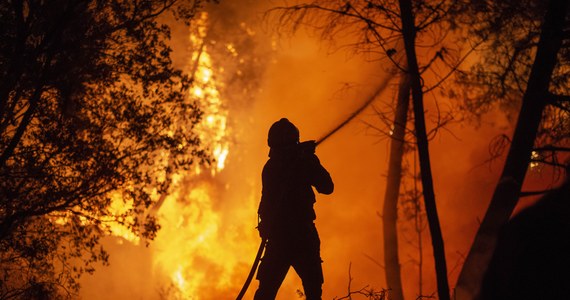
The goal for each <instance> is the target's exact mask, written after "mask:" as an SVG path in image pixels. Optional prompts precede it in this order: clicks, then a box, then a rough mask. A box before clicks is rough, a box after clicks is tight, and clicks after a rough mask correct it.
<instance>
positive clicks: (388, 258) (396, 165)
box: [382, 72, 421, 300]
mask: <svg viewBox="0 0 570 300" xmlns="http://www.w3.org/2000/svg"><path fill="white" fill-rule="evenodd" d="M396 97H397V101H396V112H395V114H394V122H393V124H394V127H393V130H392V134H391V135H390V138H391V139H390V154H389V158H388V176H387V177H386V191H385V192H384V206H383V208H382V212H383V214H382V225H383V227H382V229H383V233H384V267H385V268H386V283H387V284H388V288H389V289H390V293H391V296H392V299H394V300H401V299H404V293H403V291H402V277H401V275H400V273H401V272H400V258H399V252H398V228H397V224H398V198H399V195H400V182H401V179H402V159H403V158H404V146H405V142H406V141H405V139H406V124H407V123H408V109H409V104H410V76H409V75H408V74H407V73H404V72H401V75H400V84H399V87H398V95H397V96H396ZM420 247H421V246H420Z"/></svg>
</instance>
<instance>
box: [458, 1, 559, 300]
mask: <svg viewBox="0 0 570 300" xmlns="http://www.w3.org/2000/svg"><path fill="white" fill-rule="evenodd" d="M567 10H568V1H567V0H552V1H550V3H549V4H548V9H547V11H546V15H545V17H544V21H543V24H542V31H541V34H540V40H539V43H538V46H537V51H536V57H535V60H534V63H533V66H532V69H531V73H530V76H529V79H528V84H527V88H526V92H525V94H524V95H523V99H522V106H521V110H520V113H519V116H518V120H517V125H516V127H515V131H514V134H513V138H512V143H511V147H510V149H509V152H508V155H507V160H506V162H505V165H504V168H503V172H502V174H501V178H500V180H499V183H498V184H497V187H496V188H495V191H494V193H493V197H492V198H491V202H490V204H489V208H488V209H487V212H486V213H485V217H484V218H483V221H482V222H481V226H480V227H479V230H478V231H477V234H476V236H475V240H474V242H473V245H472V247H471V249H470V251H469V253H468V255H467V257H466V259H465V263H464V265H463V269H462V270H461V273H460V274H459V278H458V280H457V296H458V297H457V299H458V300H463V299H472V298H473V297H474V296H475V294H476V293H477V291H478V289H479V286H480V283H481V279H482V276H483V273H484V272H485V270H486V267H487V264H488V263H489V260H490V258H491V255H492V251H493V249H494V247H495V243H496V239H497V234H498V232H499V230H500V228H501V227H502V226H503V225H504V224H505V223H506V222H507V221H508V219H509V217H510V216H511V214H512V212H513V209H514V208H515V206H516V204H517V202H518V198H519V193H520V190H521V186H522V184H523V182H524V178H525V175H526V171H527V168H528V164H529V162H530V158H531V152H532V149H533V146H534V142H535V139H536V134H537V130H538V127H539V124H540V121H541V119H542V114H543V110H544V108H545V106H546V104H547V99H548V98H549V97H548V93H549V91H548V87H549V84H550V80H551V76H552V72H553V70H554V67H555V65H556V61H557V53H558V51H559V50H560V47H561V45H562V39H563V27H564V21H565V18H566V14H567Z"/></svg>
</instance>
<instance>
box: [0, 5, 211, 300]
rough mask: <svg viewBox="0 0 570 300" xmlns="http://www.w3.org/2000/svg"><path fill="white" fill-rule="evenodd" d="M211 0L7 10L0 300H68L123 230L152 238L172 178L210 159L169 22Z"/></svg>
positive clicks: (3, 27) (2, 67) (2, 63)
mask: <svg viewBox="0 0 570 300" xmlns="http://www.w3.org/2000/svg"><path fill="white" fill-rule="evenodd" d="M202 3H203V1H200V0H193V1H180V2H179V1H176V0H167V1H163V0H140V1H124V0H113V1H93V0H79V1H75V0H54V1H40V0H10V1H5V2H3V4H2V5H0V39H1V40H2V41H3V42H2V44H1V45H0V276H2V280H1V281H0V299H35V298H42V299H45V298H54V299H56V298H59V297H64V298H65V297H70V296H71V295H73V294H74V293H75V292H76V291H77V289H78V288H79V286H78V283H77V279H78V278H79V276H80V275H81V274H82V273H83V272H89V273H90V272H93V271H94V267H93V263H94V262H96V261H102V262H106V261H107V258H108V254H107V253H106V252H105V251H104V249H102V248H101V247H100V245H99V243H98V242H99V239H100V237H102V236H103V235H105V234H108V233H109V232H110V231H111V227H112V226H114V225H113V224H115V225H116V224H119V225H122V226H125V227H127V228H129V229H130V230H131V231H132V232H133V233H134V234H136V235H139V236H140V237H143V238H146V239H149V240H150V239H152V238H153V237H154V235H155V233H156V231H157V230H158V228H159V225H158V224H157V223H156V221H155V219H154V218H143V217H141V216H143V215H144V214H143V212H144V211H145V210H146V209H147V208H148V207H149V206H150V205H151V204H152V203H153V201H154V198H153V195H155V194H156V193H157V192H158V193H160V192H161V189H162V187H161V185H162V184H163V182H164V173H165V172H166V170H167V169H168V168H187V167H189V166H190V165H192V164H193V163H196V162H207V161H208V157H207V155H205V152H204V151H203V149H201V147H200V145H199V140H198V138H197V135H196V134H195V132H194V130H193V127H194V125H195V124H196V123H197V122H198V121H199V120H200V110H199V109H198V107H199V103H197V101H196V99H192V98H189V96H188V95H187V91H188V89H189V87H190V86H191V84H192V81H191V79H190V77H189V76H187V75H186V74H184V73H183V72H182V71H180V70H177V69H176V68H174V67H173V65H172V61H171V58H170V48H169V46H168V38H169V27H168V26H166V25H164V24H163V23H161V22H159V19H160V18H162V17H165V14H166V13H167V12H170V13H172V14H173V15H174V18H176V19H178V20H180V21H182V22H188V21H189V20H191V19H192V18H193V16H194V14H195V12H196V11H197V10H198V9H200V7H201V5H202ZM169 161H170V162H173V165H169V164H168V162H169ZM118 206H119V207H121V209H117V207H118Z"/></svg>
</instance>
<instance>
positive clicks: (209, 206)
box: [81, 0, 509, 300]
mask: <svg viewBox="0 0 570 300" xmlns="http://www.w3.org/2000/svg"><path fill="white" fill-rule="evenodd" d="M268 5H269V4H267V3H263V2H262V1H253V0H240V1H222V2H221V3H220V4H216V5H212V6H210V7H208V22H209V23H208V24H210V25H209V27H208V29H207V30H206V32H205V38H204V40H205V45H206V49H207V51H208V53H209V55H210V56H211V59H212V64H213V67H212V70H213V78H214V79H215V80H217V82H219V83H220V86H219V88H220V99H221V101H222V103H223V105H222V107H223V109H225V110H227V112H228V115H227V116H228V120H227V129H226V134H227V136H228V143H229V154H228V156H227V160H226V164H225V165H226V166H225V168H224V169H223V170H220V171H219V172H218V173H216V174H215V175H213V176H211V175H210V174H208V173H207V172H206V173H202V174H201V175H200V176H188V177H184V178H182V179H180V181H179V183H178V185H179V189H177V192H176V193H175V194H174V195H171V196H170V197H169V198H168V199H167V200H166V201H165V204H164V206H163V207H161V209H160V211H159V215H160V216H161V221H162V230H161V231H160V232H159V233H158V236H157V239H156V241H155V242H152V243H151V244H150V246H149V247H145V246H144V245H134V244H132V243H130V242H129V241H126V240H123V239H121V238H120V237H109V238H107V239H106V240H105V241H104V246H105V247H106V248H107V249H108V250H109V252H110V254H111V258H110V264H111V265H110V266H109V267H100V268H98V270H97V272H96V273H95V274H94V275H93V276H86V277H85V278H83V281H82V287H83V289H82V294H81V296H82V298H83V299H100V298H103V297H104V298H108V299H177V298H180V299H184V298H187V299H231V298H233V297H235V296H236V295H237V293H238V292H239V289H240V288H241V284H242V283H243V281H244V280H245V278H246V276H247V272H248V271H249V267H250V266H251V263H252V262H253V258H254V256H255V252H256V249H257V246H258V243H259V239H258V237H257V232H256V230H255V226H256V225H257V205H258V201H259V196H260V192H261V170H262V167H263V164H264V163H265V161H266V159H267V153H268V148H267V146H266V135H267V130H268V129H269V126H270V125H271V124H272V123H273V122H275V121H276V120H278V119H280V118H282V117H287V118H288V119H289V120H291V121H292V122H293V123H294V124H296V125H297V127H298V128H299V129H300V134H301V139H302V140H309V139H312V140H316V139H319V138H320V137H322V136H323V135H324V134H326V133H327V132H328V131H329V130H331V129H332V128H334V127H335V126H336V125H337V124H338V123H340V122H342V121H343V120H344V118H346V117H347V116H349V115H350V114H351V113H352V112H353V111H354V110H355V109H357V108H358V107H359V106H360V105H361V104H362V103H363V102H364V101H366V99H367V98H368V97H369V96H370V95H371V94H372V93H373V92H374V91H375V89H376V88H377V85H378V84H379V83H380V82H381V81H382V80H384V78H385V77H386V76H392V75H390V74H388V73H386V72H384V71H383V70H384V69H386V66H385V65H382V63H381V62H375V63H372V62H369V61H367V60H366V59H365V58H363V57H359V56H355V55H354V56H351V55H347V53H346V52H343V51H342V50H339V51H333V52H331V51H330V50H331V49H330V48H329V45H327V44H326V43H325V42H322V41H320V40H319V39H318V38H316V37H314V35H312V34H311V33H310V32H305V31H303V30H300V31H299V32H298V33H297V34H295V35H293V36H291V37H284V38H278V37H276V36H275V35H273V34H272V31H271V25H268V24H263V20H262V18H261V16H262V15H263V13H264V11H265V9H267V7H268ZM190 34H191V32H189V29H188V28H186V27H184V26H180V25H177V26H176V27H174V30H173V35H172V36H173V39H172V40H173V43H172V47H173V50H174V52H173V58H174V63H175V64H176V65H177V66H179V67H181V68H186V69H188V68H190V66H192V64H193V61H192V59H191V58H192V54H193V52H194V51H196V47H195V45H194V46H193V45H192V43H191V42H190V41H189V35H190ZM339 44H340V43H339ZM393 83H394V84H396V83H397V82H396V81H394V82H393ZM393 90H394V89H393V88H389V89H387V90H386V91H385V92H384V93H383V94H382V95H380V97H379V98H378V100H377V102H376V103H375V107H377V108H381V109H384V108H386V107H388V106H389V105H390V104H391V103H392V97H393ZM426 99H427V100H426V101H427V102H426V108H427V109H428V111H430V110H431V112H433V111H435V106H434V102H433V98H429V97H428V98H426ZM438 101H440V102H439V103H440V104H441V101H442V100H441V99H438ZM445 101H447V100H445ZM450 105H451V104H450ZM487 118H488V119H492V120H499V122H500V124H499V125H497V124H481V125H480V126H479V127H474V126H471V125H464V124H462V123H461V124H460V123H455V124H451V125H449V127H448V130H449V132H451V133H452V134H450V133H448V132H446V131H442V132H441V133H440V134H439V135H437V136H436V138H435V139H433V140H432V141H431V144H430V151H431V159H432V166H433V175H434V182H435V191H436V200H437V204H438V209H439V215H440V219H441V224H442V230H443V237H444V241H445V247H446V253H447V260H448V271H449V273H450V282H451V283H452V285H453V283H454V282H455V277H456V276H457V273H458V271H459V267H458V266H460V264H461V263H462V257H463V255H465V254H466V253H467V250H468V247H469V245H470V243H471V239H472V237H473V236H474V233H475V230H476V229H477V225H478V219H479V218H481V217H482V216H483V213H484V210H485V208H486V205H487V203H488V200H489V199H490V196H491V193H492V191H493V189H494V186H495V183H496V180H497V177H498V175H497V174H498V172H499V171H500V166H502V162H501V161H500V160H498V161H496V162H494V163H492V164H490V165H489V164H484V162H485V161H486V160H487V159H488V155H489V154H488V143H489V141H490V139H491V138H492V137H493V136H496V135H497V134H499V133H504V132H505V128H509V124H508V122H507V121H503V117H502V116H501V115H500V114H497V113H492V114H491V115H489V116H487ZM370 124H373V125H377V126H383V125H382V123H381V122H380V121H379V120H378V116H377V114H376V113H375V112H374V110H372V109H367V110H365V111H364V112H363V113H362V114H361V115H360V116H359V117H357V118H356V119H355V120H353V121H352V122H351V123H349V124H348V125H347V126H345V127H344V128H343V129H341V130H340V131H339V132H337V133H336V134H335V135H333V136H331V137H330V138H329V139H328V140H327V141H326V142H324V143H323V144H321V145H320V146H319V147H318V149H317V155H318V156H319V158H320V159H321V162H322V164H323V165H324V166H325V167H326V168H327V169H328V170H329V172H330V173H331V175H332V177H333V180H334V182H335V192H334V193H333V194H332V195H330V196H323V195H317V203H316V205H315V209H316V212H317V221H316V223H317V228H318V230H319V233H320V238H321V243H322V249H321V252H322V258H323V260H324V263H323V268H324V273H325V274H324V275H325V284H324V287H323V290H324V294H323V299H332V298H334V297H341V296H344V295H346V294H347V289H348V284H349V283H350V285H351V288H352V289H353V290H358V289H361V288H362V287H365V286H367V285H368V286H370V287H373V288H375V289H377V290H379V289H382V288H385V280H384V270H383V267H382V264H383V253H382V234H381V233H382V227H381V225H382V222H381V213H382V212H381V207H382V201H383V199H382V197H383V195H384V190H385V174H386V172H387V160H388V155H387V153H388V139H386V138H385V137H381V136H379V135H378V134H377V132H376V131H375V130H374V129H372V128H371V127H370ZM402 222H403V221H402ZM403 226H405V224H401V228H403ZM423 237H424V238H423V244H422V245H421V246H422V249H423V252H424V253H423V267H422V269H423V273H422V274H423V283H422V284H423V287H422V291H423V294H424V295H430V294H432V293H434V292H435V291H436V286H435V280H434V277H435V271H434V268H433V263H432V257H431V243H430V241H429V235H428V233H427V231H424V233H423ZM417 246H418V245H417V244H415V245H414V244H413V243H412V242H407V241H405V240H403V241H402V242H401V243H400V247H401V250H402V253H401V255H400V257H401V264H402V268H403V269H402V274H403V277H404V278H403V282H404V285H405V286H404V290H405V295H406V298H409V299H412V298H413V299H415V298H417V296H418V295H417V293H418V291H419V287H418V285H419V275H418V272H419V267H418V262H419V256H418V248H417ZM176 266H178V267H176ZM349 266H351V269H350V277H349V273H348V272H349ZM173 267H174V269H173ZM177 268H178V269H177ZM256 287H257V282H256V281H255V280H254V282H253V283H252V286H251V287H250V290H249V292H248V294H247V295H246V298H248V297H249V298H251V297H252V294H253V291H254V290H255V288H256ZM185 288H186V289H187V290H186V291H185V290H184V289H185ZM301 288H302V286H301V283H300V280H299V279H298V278H297V276H296V274H295V272H293V270H290V272H289V274H288V276H287V278H286V281H285V282H284V284H283V286H282V288H281V290H280V292H279V295H278V299H288V300H289V299H297V297H298V296H297V289H301ZM187 291H191V292H190V293H189V292H187Z"/></svg>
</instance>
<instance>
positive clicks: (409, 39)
mask: <svg viewBox="0 0 570 300" xmlns="http://www.w3.org/2000/svg"><path fill="white" fill-rule="evenodd" d="M399 4H400V17H401V20H402V34H403V37H404V47H405V49H406V58H407V63H408V73H409V76H410V84H411V88H412V102H413V108H414V127H415V134H416V140H417V143H418V154H419V159H420V172H421V180H422V188H423V195H424V202H425V208H426V214H427V219H428V225H429V230H430V234H431V241H432V247H433V256H434V260H435V273H436V278H437V292H438V295H439V299H440V300H448V299H449V284H448V282H447V265H446V262H445V251H444V246H443V237H442V235H441V228H440V225H439V217H438V215H437V208H436V204H435V193H434V189H433V179H432V175H431V165H430V160H429V149H428V140H427V133H426V124H425V116H424V106H423V92H422V83H421V78H420V72H419V68H418V61H417V57H416V50H415V38H416V32H415V31H416V29H415V24H414V15H413V12H412V2H411V0H400V1H399Z"/></svg>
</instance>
